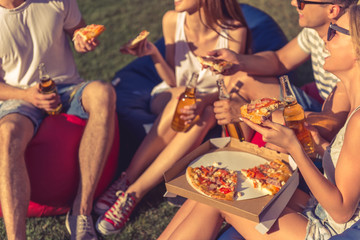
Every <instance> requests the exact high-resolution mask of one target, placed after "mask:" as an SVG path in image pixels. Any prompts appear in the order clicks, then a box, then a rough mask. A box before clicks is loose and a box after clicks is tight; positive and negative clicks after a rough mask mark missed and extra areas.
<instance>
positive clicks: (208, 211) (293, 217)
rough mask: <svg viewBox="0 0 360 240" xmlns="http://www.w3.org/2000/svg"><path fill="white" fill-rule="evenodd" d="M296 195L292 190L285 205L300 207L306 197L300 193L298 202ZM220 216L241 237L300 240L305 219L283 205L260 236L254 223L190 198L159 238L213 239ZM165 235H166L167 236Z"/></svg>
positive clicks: (221, 220)
mask: <svg viewBox="0 0 360 240" xmlns="http://www.w3.org/2000/svg"><path fill="white" fill-rule="evenodd" d="M298 194H302V193H300V192H296V194H295V195H294V197H293V198H292V199H291V203H290V204H289V206H297V207H296V208H297V209H300V208H299V206H300V205H303V204H304V202H305V200H306V199H307V197H306V196H305V195H302V197H301V200H300V201H298V200H297V197H298V196H300V195H298ZM296 196H297V197H296ZM303 197H304V198H303ZM188 201H189V200H188ZM189 211H190V212H189ZM224 219H225V220H226V222H228V223H230V224H231V225H232V226H234V228H235V229H236V230H237V231H238V232H239V233H240V234H241V235H242V236H243V237H244V238H245V239H256V240H262V239H264V240H272V239H276V240H282V239H284V240H288V239H292V240H293V239H294V240H297V239H304V238H305V234H306V226H307V222H308V220H307V219H306V218H305V217H304V216H302V215H300V214H299V213H298V212H297V211H295V210H293V209H291V208H290V207H287V208H286V209H285V210H284V211H283V213H282V214H281V215H280V217H279V219H278V221H277V222H276V223H275V225H274V226H273V227H272V229H271V230H270V231H269V233H268V234H265V235H263V234H261V233H259V232H258V231H257V230H256V229H255V226H256V225H257V223H256V222H253V221H250V220H247V219H245V218H242V217H239V216H237V215H234V214H231V213H227V212H223V211H221V210H219V209H216V208H214V207H211V206H208V205H205V204H201V203H194V202H193V201H191V202H190V203H188V204H187V205H184V207H181V208H180V209H179V213H177V214H176V215H175V217H174V218H173V220H172V221H171V222H170V224H169V226H168V227H167V228H166V229H165V231H164V233H163V234H162V235H161V237H162V238H161V239H214V238H215V237H216V236H217V234H218V231H219V229H220V226H221V223H222V222H223V220H224ZM169 235H170V237H167V236H169Z"/></svg>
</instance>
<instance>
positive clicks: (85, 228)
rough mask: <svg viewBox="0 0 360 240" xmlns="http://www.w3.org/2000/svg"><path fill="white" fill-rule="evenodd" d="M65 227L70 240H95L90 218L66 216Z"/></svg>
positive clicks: (68, 214) (95, 236)
mask: <svg viewBox="0 0 360 240" xmlns="http://www.w3.org/2000/svg"><path fill="white" fill-rule="evenodd" d="M65 226H66V229H67V230H68V232H69V233H70V234H71V239H72V240H97V239H98V238H97V235H96V232H95V229H94V223H93V220H92V217H91V216H85V215H70V212H68V213H67V214H66V219H65Z"/></svg>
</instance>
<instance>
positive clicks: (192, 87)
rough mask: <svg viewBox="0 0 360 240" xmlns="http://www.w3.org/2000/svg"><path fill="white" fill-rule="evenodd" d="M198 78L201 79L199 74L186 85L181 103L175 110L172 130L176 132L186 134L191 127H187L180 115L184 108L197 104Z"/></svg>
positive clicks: (195, 74) (181, 96)
mask: <svg viewBox="0 0 360 240" xmlns="http://www.w3.org/2000/svg"><path fill="white" fill-rule="evenodd" d="M198 78H199V74H197V73H193V74H192V76H191V78H190V80H189V82H188V84H187V85H186V89H185V92H183V93H182V94H181V95H180V96H179V101H178V104H177V106H176V109H175V113H174V117H173V120H172V122H171V128H172V129H173V130H174V131H177V132H186V131H187V129H188V128H189V125H186V124H185V121H184V120H182V119H180V115H181V112H180V110H181V109H182V108H183V107H184V106H189V105H193V104H195V103H196V97H195V92H196V83H197V80H198Z"/></svg>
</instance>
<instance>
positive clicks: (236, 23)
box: [94, 0, 250, 234]
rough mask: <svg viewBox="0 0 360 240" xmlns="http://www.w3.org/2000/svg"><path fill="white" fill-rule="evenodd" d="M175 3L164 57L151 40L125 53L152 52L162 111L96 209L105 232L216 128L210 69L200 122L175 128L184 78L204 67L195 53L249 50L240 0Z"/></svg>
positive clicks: (166, 24) (157, 107)
mask: <svg viewBox="0 0 360 240" xmlns="http://www.w3.org/2000/svg"><path fill="white" fill-rule="evenodd" d="M174 4H175V10H173V11H168V12H167V13H166V14H165V15H164V17H163V35H164V40H165V45H166V56H165V59H164V58H163V57H162V55H161V54H160V52H159V50H158V49H157V48H156V47H155V45H154V44H153V43H151V42H148V41H147V40H146V41H144V42H141V44H139V46H138V47H137V48H136V49H132V50H130V49H127V50H126V51H125V52H126V53H129V54H134V55H137V56H144V55H150V56H151V57H152V60H153V62H154V64H155V68H156V70H157V72H158V74H159V75H160V77H161V78H162V80H163V82H164V83H162V84H161V86H160V87H157V88H156V89H155V90H154V91H153V92H154V96H153V99H152V102H151V111H152V112H153V113H155V114H157V115H158V118H157V119H156V121H155V123H154V125H153V127H152V128H151V130H150V132H149V133H148V135H147V136H146V137H145V139H144V140H143V142H142V144H141V145H140V147H139V148H138V150H137V152H136V153H135V155H134V157H133V159H132V161H131V163H130V166H129V167H128V169H127V170H126V173H124V174H123V175H122V176H121V177H120V178H119V179H118V180H117V181H116V182H115V183H114V184H113V185H112V186H111V187H110V188H109V190H108V191H107V192H106V193H105V194H104V195H103V196H102V197H100V199H99V200H98V201H97V203H96V204H95V207H94V209H95V211H96V212H98V213H99V214H102V215H101V216H100V218H99V220H98V222H97V228H98V230H99V231H100V232H101V233H102V234H112V233H116V232H118V231H120V230H121V228H122V227H123V226H124V224H125V222H126V221H127V219H128V217H129V215H130V213H131V211H132V210H133V208H134V207H135V205H136V203H138V202H139V201H140V200H141V198H142V197H143V196H144V195H145V194H146V193H147V192H148V191H150V190H151V189H152V188H154V187H155V186H156V185H157V184H159V183H160V182H161V181H162V179H163V173H164V172H165V171H166V170H168V169H169V168H170V167H171V166H173V165H174V164H175V163H176V161H178V160H179V159H180V158H181V157H183V156H184V155H185V154H187V153H188V152H190V151H191V150H193V149H195V148H196V147H197V146H199V145H200V144H201V142H202V141H203V139H204V137H205V135H206V134H207V132H208V130H209V129H211V128H212V127H213V126H215V124H216V121H215V118H214V113H213V110H212V103H213V101H215V100H216V99H217V96H218V94H217V92H216V79H217V78H218V77H219V76H215V75H212V74H211V73H206V74H205V76H203V77H202V78H200V79H199V81H198V84H197V91H198V92H199V94H198V95H197V98H198V99H201V102H200V103H199V104H197V106H196V114H197V115H199V120H197V121H196V123H195V124H193V126H192V127H191V128H190V129H189V130H188V131H187V132H185V133H183V132H175V131H174V130H172V129H171V127H170V124H171V120H172V117H173V114H174V110H175V106H176V104H177V101H178V100H177V98H178V96H179V95H180V93H182V92H183V91H184V89H185V88H184V85H185V82H186V81H187V80H188V79H189V77H190V76H191V75H192V73H194V72H195V73H199V72H200V70H201V66H200V63H199V62H198V61H197V60H196V56H206V55H207V53H208V52H209V51H211V50H213V49H215V48H224V47H225V48H229V49H232V50H233V51H235V52H237V53H247V52H248V50H249V49H250V41H249V40H248V39H249V38H250V33H249V30H248V27H247V24H246V22H245V19H244V16H243V14H242V11H241V9H240V6H239V3H238V2H237V1H236V0H175V1H174ZM123 52H124V51H123ZM164 86H165V87H164ZM115 193H117V195H115ZM120 203H123V204H122V206H120V205H121V204H120Z"/></svg>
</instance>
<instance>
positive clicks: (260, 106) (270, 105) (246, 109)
mask: <svg viewBox="0 0 360 240" xmlns="http://www.w3.org/2000/svg"><path fill="white" fill-rule="evenodd" d="M284 105H285V103H284V102H282V101H279V100H277V99H276V98H262V99H258V100H255V101H251V102H250V103H248V104H244V105H242V106H241V108H240V113H241V116H243V117H244V118H247V119H249V120H250V121H252V122H254V123H256V124H261V119H262V117H266V118H268V117H269V116H270V115H271V113H272V112H274V111H275V110H277V109H279V108H280V107H283V106H284Z"/></svg>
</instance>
